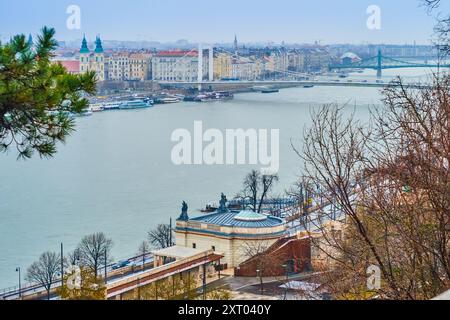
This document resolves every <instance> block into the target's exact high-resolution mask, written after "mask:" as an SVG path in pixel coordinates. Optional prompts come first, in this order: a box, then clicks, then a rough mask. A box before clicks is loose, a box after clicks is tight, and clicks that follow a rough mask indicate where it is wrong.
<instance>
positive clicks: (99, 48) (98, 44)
mask: <svg viewBox="0 0 450 320" xmlns="http://www.w3.org/2000/svg"><path fill="white" fill-rule="evenodd" d="M95 53H103V46H102V40H101V39H100V36H97V39H95Z"/></svg>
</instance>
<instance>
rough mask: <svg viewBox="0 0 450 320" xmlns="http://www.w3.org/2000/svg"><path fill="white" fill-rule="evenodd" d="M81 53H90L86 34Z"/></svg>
mask: <svg viewBox="0 0 450 320" xmlns="http://www.w3.org/2000/svg"><path fill="white" fill-rule="evenodd" d="M80 53H89V48H88V45H87V41H86V35H84V36H83V42H82V43H81V49H80Z"/></svg>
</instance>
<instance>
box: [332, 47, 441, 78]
mask: <svg viewBox="0 0 450 320" xmlns="http://www.w3.org/2000/svg"><path fill="white" fill-rule="evenodd" d="M437 67H439V68H450V64H426V63H414V62H410V61H402V60H397V59H393V58H388V57H384V56H383V55H382V54H381V50H378V55H377V56H376V57H371V58H368V59H364V60H361V61H358V62H354V63H344V64H335V65H330V66H329V68H330V70H333V69H373V70H377V76H378V77H381V71H382V70H383V69H398V68H437Z"/></svg>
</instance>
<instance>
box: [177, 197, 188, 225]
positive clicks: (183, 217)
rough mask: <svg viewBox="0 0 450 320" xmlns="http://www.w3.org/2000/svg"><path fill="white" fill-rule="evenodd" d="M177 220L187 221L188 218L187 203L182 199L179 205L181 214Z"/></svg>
mask: <svg viewBox="0 0 450 320" xmlns="http://www.w3.org/2000/svg"><path fill="white" fill-rule="evenodd" d="M178 220H181V221H188V220H189V216H188V205H187V203H186V201H183V205H182V207H181V215H180V217H179V218H178Z"/></svg>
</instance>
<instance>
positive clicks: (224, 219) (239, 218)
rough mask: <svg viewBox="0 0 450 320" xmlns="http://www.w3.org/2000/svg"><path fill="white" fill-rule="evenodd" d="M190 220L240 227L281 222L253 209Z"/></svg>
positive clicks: (278, 223)
mask: <svg viewBox="0 0 450 320" xmlns="http://www.w3.org/2000/svg"><path fill="white" fill-rule="evenodd" d="M190 221H198V222H201V223H206V224H213V225H219V226H224V227H241V228H267V227H276V226H279V225H282V224H283V220H282V219H280V218H277V217H274V216H268V215H264V214H259V213H256V212H253V211H229V212H225V213H219V212H215V213H212V214H208V215H204V216H200V217H196V218H192V219H190Z"/></svg>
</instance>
